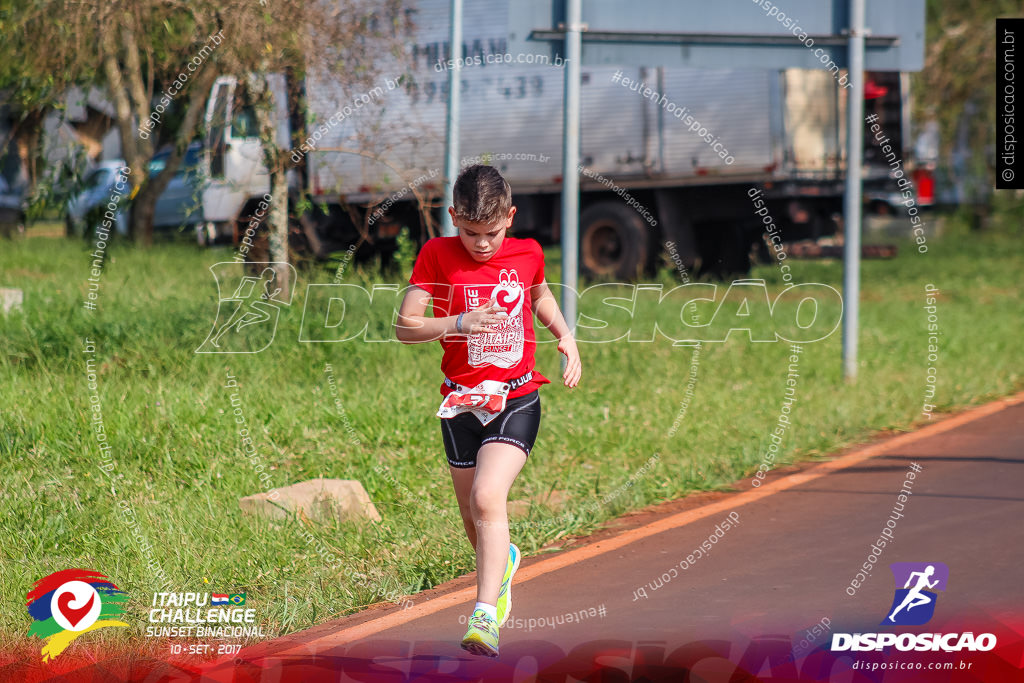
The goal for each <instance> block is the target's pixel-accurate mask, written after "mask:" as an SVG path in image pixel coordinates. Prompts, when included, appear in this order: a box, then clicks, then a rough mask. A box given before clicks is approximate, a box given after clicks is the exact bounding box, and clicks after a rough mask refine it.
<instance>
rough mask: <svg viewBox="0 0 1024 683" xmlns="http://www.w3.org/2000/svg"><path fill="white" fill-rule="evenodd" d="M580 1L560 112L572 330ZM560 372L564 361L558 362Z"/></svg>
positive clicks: (570, 27)
mask: <svg viewBox="0 0 1024 683" xmlns="http://www.w3.org/2000/svg"><path fill="white" fill-rule="evenodd" d="M581 17H582V11H581V5H580V0H568V2H566V8H565V61H566V65H565V103H564V105H563V108H562V114H563V116H562V127H563V128H562V283H563V284H564V285H565V287H564V289H563V290H562V314H563V315H564V316H565V322H566V324H568V325H569V329H570V330H575V329H576V290H577V282H578V277H577V267H578V264H577V261H578V258H579V220H580V175H579V163H580V62H581V61H582V60H581V57H582V45H581V38H580V31H581V30H582V24H581V21H580V19H581ZM562 365H563V369H564V366H565V358H564V357H563V358H562Z"/></svg>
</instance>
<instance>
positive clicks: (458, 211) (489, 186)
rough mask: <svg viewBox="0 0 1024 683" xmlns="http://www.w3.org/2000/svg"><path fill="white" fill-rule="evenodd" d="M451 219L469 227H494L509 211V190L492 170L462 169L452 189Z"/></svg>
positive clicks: (478, 168)
mask: <svg viewBox="0 0 1024 683" xmlns="http://www.w3.org/2000/svg"><path fill="white" fill-rule="evenodd" d="M452 204H454V205H455V215H456V216H458V217H459V218H461V219H462V220H465V221H469V222H470V223H482V224H485V225H488V224H491V223H496V222H498V221H500V220H501V219H503V218H505V217H506V216H508V212H509V209H511V208H512V188H511V187H509V184H508V182H507V181H506V180H505V179H504V178H502V177H501V173H498V169H496V168H494V167H493V166H485V165H483V164H474V165H473V166H468V167H466V168H465V169H463V171H462V173H460V174H459V177H458V178H456V179H455V186H454V187H453V188H452Z"/></svg>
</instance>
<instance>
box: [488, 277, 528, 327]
mask: <svg viewBox="0 0 1024 683" xmlns="http://www.w3.org/2000/svg"><path fill="white" fill-rule="evenodd" d="M491 296H492V297H493V298H494V300H495V301H497V302H498V305H499V306H501V307H502V308H504V309H505V312H506V313H508V317H510V318H514V317H516V316H517V315H519V312H520V311H522V310H523V300H524V299H525V298H526V296H525V293H524V292H523V285H522V283H520V282H519V275H518V274H517V273H516V271H515V270H514V269H513V270H502V271H501V272H500V273H499V274H498V284H497V285H496V286H495V287H494V289H493V290H491Z"/></svg>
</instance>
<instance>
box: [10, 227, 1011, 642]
mask: <svg viewBox="0 0 1024 683" xmlns="http://www.w3.org/2000/svg"><path fill="white" fill-rule="evenodd" d="M928 246H929V251H928V253H927V254H920V253H918V252H917V250H916V249H915V248H914V247H913V245H911V244H910V243H902V244H901V251H900V255H899V256H898V258H896V259H894V260H891V261H865V262H864V263H863V269H862V276H861V282H862V296H861V306H860V322H861V331H860V358H859V365H858V367H859V377H858V379H857V381H856V382H855V383H847V382H844V380H843V378H842V374H841V367H840V332H839V331H838V330H837V331H836V332H835V333H834V334H832V335H831V336H829V337H828V338H827V339H825V340H823V341H819V342H816V343H808V344H804V345H803V351H802V353H801V355H800V360H799V364H798V375H799V377H798V378H797V379H796V387H795V398H796V401H795V402H794V403H793V406H792V410H791V413H790V420H791V427H789V429H788V430H787V431H786V432H785V435H784V437H783V439H782V442H781V444H780V447H779V450H778V455H777V456H776V457H775V458H774V461H775V464H784V463H790V462H795V461H800V460H808V459H814V458H816V457H820V456H822V455H825V454H827V453H829V452H831V451H833V450H835V449H837V448H841V447H843V446H847V445H850V444H853V443H856V442H858V441H862V440H864V439H866V438H868V437H869V436H870V435H871V434H873V433H875V432H878V431H879V430H907V429H911V428H913V427H915V426H919V425H920V424H922V423H926V422H928V419H927V418H926V417H924V416H922V404H923V402H924V394H925V390H926V387H927V384H926V371H927V368H928V366H929V360H928V348H927V347H928V339H927V332H926V325H927V320H926V315H927V313H926V312H925V310H924V309H923V306H924V305H925V292H924V289H925V285H926V284H929V283H930V284H933V285H935V287H937V288H938V289H939V291H940V293H939V294H938V296H937V298H938V301H937V304H936V306H937V310H936V315H937V324H938V330H939V332H940V334H939V343H938V346H939V351H938V353H937V356H936V358H937V360H935V361H934V362H932V363H931V365H932V366H934V368H935V370H934V373H935V376H936V377H937V383H936V391H935V398H934V400H933V401H931V403H933V404H935V406H936V408H935V410H936V412H942V411H950V410H956V409H961V408H964V407H967V406H971V405H976V404H979V403H983V402H985V401H988V400H991V399H993V398H996V397H1000V396H1005V395H1007V394H1010V393H1013V392H1015V391H1018V390H1020V389H1021V388H1022V385H1024V383H1022V375H1021V369H1022V368H1024V345H1022V344H1021V343H1020V341H1019V334H1020V320H1021V313H1022V306H1021V292H1020V269H1021V265H1022V261H1021V258H1020V247H1019V239H1018V238H1017V237H1015V236H1012V235H1006V234H998V233H996V234H983V235H978V234H967V233H966V232H964V231H963V230H962V229H957V228H956V227H955V226H954V227H953V228H951V229H950V230H948V231H947V233H946V236H945V237H944V238H943V239H930V240H929V243H928ZM90 251H91V248H86V246H85V245H83V244H82V243H80V242H76V241H71V240H65V239H62V238H56V239H55V238H52V237H36V236H34V235H33V233H32V232H31V231H30V232H29V236H28V237H27V238H25V239H22V240H18V241H15V242H13V243H6V244H4V245H3V258H2V262H0V286H5V287H18V288H21V289H23V290H24V292H25V304H24V309H23V310H22V311H21V312H17V313H12V314H11V315H9V316H7V317H2V316H0V339H2V344H0V406H2V409H0V474H2V477H3V481H4V482H5V483H6V487H5V489H6V490H5V494H4V496H3V498H2V500H0V519H3V524H2V525H0V575H2V576H3V577H4V579H3V581H2V583H0V601H2V604H3V605H5V606H6V607H5V609H3V610H0V647H6V646H8V645H9V646H16V645H17V644H18V643H23V642H24V634H25V633H26V631H27V629H28V626H29V623H30V621H29V618H28V616H27V614H26V613H25V611H24V609H23V605H24V601H25V593H26V592H27V591H28V589H29V588H30V587H31V585H32V583H33V582H35V581H36V580H37V579H39V578H41V577H42V576H44V575H46V574H49V573H50V572H53V571H56V570H58V569H65V568H69V567H89V568H95V569H97V570H99V571H101V572H104V573H105V574H107V575H108V576H110V577H111V579H112V580H113V581H114V582H115V583H117V584H118V585H119V586H120V587H121V588H122V589H124V590H126V591H127V592H128V593H129V595H130V596H131V600H130V601H129V603H128V608H127V611H126V621H128V622H129V623H131V624H132V625H133V627H132V629H130V630H129V629H105V630H104V632H103V634H104V635H103V638H102V639H101V638H94V639H93V641H92V642H93V643H96V642H103V640H104V639H108V640H117V639H121V640H122V641H123V640H124V639H126V638H128V637H129V636H130V637H131V638H132V639H138V640H141V634H142V632H143V630H144V627H145V623H146V609H147V607H148V606H149V604H150V602H151V601H152V594H153V592H154V591H157V590H173V591H203V590H206V591H219V592H242V591H244V592H246V593H247V594H248V604H247V606H250V607H252V608H254V609H256V611H257V616H258V620H259V622H260V623H261V624H263V626H264V632H265V633H266V634H267V635H277V634H280V633H287V632H291V631H296V630H299V629H302V628H305V627H308V626H310V625H312V624H316V623H318V622H322V621H324V620H327V619H330V618H333V617H337V616H339V615H343V614H347V613H350V612H353V611H355V610H359V609H360V608H362V607H364V606H366V605H368V604H371V603H374V602H378V601H381V600H383V599H384V597H382V596H387V597H389V598H394V599H400V598H396V596H400V595H406V594H412V593H415V592H416V591H419V590H421V589H424V588H428V587H430V586H433V585H435V584H438V583H440V582H443V581H445V580H447V579H450V578H452V577H454V576H458V575H460V574H463V573H465V572H468V571H471V570H472V569H473V567H474V560H473V556H472V553H471V549H470V546H469V544H468V542H467V541H466V540H465V537H464V533H463V531H462V527H461V522H460V520H459V518H458V513H457V510H456V507H455V500H454V495H453V493H452V491H451V485H450V482H449V480H448V474H447V465H446V463H445V460H444V454H443V448H442V445H441V437H440V430H439V428H438V420H437V418H435V417H434V411H435V410H436V408H437V404H438V402H439V401H440V394H439V392H438V385H439V383H440V380H441V373H440V369H439V365H440V357H441V349H440V346H439V345H438V344H428V345H411V346H410V345H402V344H399V343H397V342H394V343H367V342H362V341H350V342H343V343H333V344H306V343H299V341H298V339H299V331H300V324H301V320H302V310H303V307H304V303H305V286H306V284H308V283H310V282H321V283H329V282H331V281H332V279H333V277H334V273H333V271H330V270H327V269H319V270H317V271H312V272H302V273H300V282H299V286H298V287H297V288H296V292H295V298H294V301H293V302H292V304H291V306H290V307H288V308H286V309H285V310H284V311H283V312H282V314H281V321H280V324H279V325H278V329H277V335H276V339H275V341H274V343H273V344H272V345H271V346H270V347H269V348H268V349H267V350H266V351H263V352H262V353H256V354H232V355H220V354H196V353H195V350H196V348H197V347H198V346H199V345H200V344H201V343H202V342H203V340H204V339H205V338H206V336H207V334H208V332H209V331H210V326H211V323H212V321H213V319H214V316H215V313H216V309H217V293H216V288H215V286H214V281H213V278H212V276H211V273H210V271H209V267H210V266H211V265H212V264H214V263H216V262H218V261H223V260H228V259H229V258H230V252H229V251H228V250H227V249H214V250H202V249H199V248H198V247H193V246H190V245H187V244H180V243H179V244H171V245H161V246H158V247H155V248H153V249H150V250H149V251H138V250H135V249H132V248H129V247H126V246H123V245H118V244H114V245H111V247H110V248H109V251H108V252H107V263H106V266H105V268H104V270H103V273H102V276H101V277H100V278H99V280H100V284H99V289H98V302H97V310H96V311H86V310H85V309H84V307H83V305H82V302H83V300H85V298H86V295H87V292H88V291H89V285H88V278H89V277H90V273H89V267H90V257H89V256H88V253H89V252H90ZM547 254H548V266H547V271H548V279H549V281H552V282H553V281H556V280H557V279H558V271H559V268H558V262H557V252H556V251H554V250H548V252H547ZM791 266H792V272H793V276H794V279H795V280H796V281H798V282H817V283H827V284H830V285H832V286H833V287H835V288H836V289H841V282H842V268H841V264H840V263H838V262H835V261H815V262H812V261H797V260H794V261H792V262H791ZM751 277H754V278H763V279H764V280H766V281H767V283H768V288H769V290H770V292H771V294H772V296H773V297H774V295H775V294H776V293H777V292H778V291H780V290H781V285H782V280H781V278H780V277H779V271H778V268H777V267H775V266H774V265H765V266H759V267H757V268H755V270H754V272H753V273H752V275H751ZM674 278H675V275H674V273H673V271H671V270H668V269H664V270H662V271H661V275H660V279H659V280H656V281H660V282H661V284H663V285H664V286H665V289H666V290H667V289H668V288H670V287H672V286H675V285H677V284H678V280H677V279H674ZM374 281H378V282H379V281H388V282H393V283H394V282H397V283H404V278H403V277H401V276H400V275H398V274H395V275H393V276H391V277H390V278H383V279H382V278H380V277H379V276H378V277H377V278H376V279H375V278H374V277H371V276H370V275H368V271H367V270H366V269H363V268H361V267H350V268H349V269H348V270H347V271H346V273H345V279H344V282H346V283H353V284H359V283H361V284H368V283H372V282H374ZM725 289H726V287H725V286H722V285H720V287H719V290H718V297H719V298H721V296H722V294H723V293H724V291H725ZM623 291H625V290H623ZM611 295H612V294H611V293H609V296H611ZM620 295H621V294H620ZM626 295H627V296H628V294H626ZM598 308H599V302H588V301H585V302H584V303H583V304H582V305H581V313H584V314H587V313H588V312H589V313H592V314H594V315H595V316H599V315H600V314H599V313H598V311H597V310H596V309H598ZM601 310H602V311H603V312H604V313H607V311H608V309H607V308H603V309H601ZM819 313H821V314H822V315H831V316H836V315H838V307H835V306H832V307H825V308H823V309H822V310H821V311H820V312H819ZM654 315H655V310H654V305H653V303H652V302H651V300H650V299H649V298H645V299H643V300H642V301H641V302H640V303H639V304H638V305H637V308H636V311H635V314H634V329H636V328H637V327H638V326H639V327H645V326H646V328H648V329H652V328H651V320H652V319H653V317H654ZM606 319H607V316H606ZM388 324H389V321H388V320H385V319H378V320H375V321H372V322H371V331H375V332H376V333H378V334H380V335H385V336H386V335H388V334H389V330H388ZM541 335H543V338H544V339H547V338H549V336H550V335H548V333H547V332H546V330H543V331H540V332H539V335H538V336H539V337H540V336H541ZM86 339H88V340H90V342H91V344H92V345H93V347H94V348H93V350H91V351H90V350H89V349H88V348H87V347H86V342H85V340H86ZM580 350H581V354H582V358H583V379H582V382H581V384H580V386H579V387H578V388H577V389H575V390H573V391H568V390H566V389H565V388H564V387H563V386H562V385H561V383H560V381H558V380H557V378H558V377H559V376H560V365H559V358H560V356H559V354H558V353H557V351H556V349H555V345H554V344H553V343H544V344H540V345H539V346H538V350H537V366H538V369H539V370H540V371H541V372H542V373H543V374H545V375H546V376H548V377H549V378H552V379H553V380H555V382H554V383H553V384H551V385H549V386H546V387H545V388H544V389H542V390H541V392H542V396H543V399H542V400H543V410H544V417H543V422H542V424H541V433H540V437H539V439H538V442H537V444H536V447H535V450H534V452H533V455H532V456H531V458H530V460H529V462H528V464H527V466H526V468H525V470H524V471H523V473H522V475H521V476H520V477H519V480H518V481H517V482H516V485H515V487H514V488H513V491H512V496H511V497H512V498H513V499H523V498H531V497H540V496H544V495H546V494H547V493H548V492H550V491H553V490H557V491H564V492H565V493H566V495H567V502H566V503H565V504H564V505H563V506H562V508H561V509H558V510H548V509H546V508H542V507H534V508H533V509H532V511H531V513H530V515H529V516H527V517H521V518H517V519H516V520H515V522H514V530H513V536H514V538H515V541H516V542H517V543H518V544H519V546H520V547H521V548H522V549H523V551H524V552H526V553H527V554H529V553H533V552H536V551H537V550H538V549H539V548H541V547H542V546H544V545H545V544H548V543H551V542H552V541H554V540H556V539H558V538H561V537H564V536H566V535H569V534H578V533H583V532H586V531H588V530H590V529H593V528H594V527H595V526H596V525H598V524H600V523H601V522H602V521H604V520H607V519H609V518H611V517H614V516H616V515H619V514H621V513H623V512H625V511H628V510H632V509H636V508H639V507H643V506H646V505H649V504H652V503H657V502H660V501H664V500H668V499H674V498H678V497H681V496H685V495H687V494H688V493H691V492H693V491H702V490H711V489H719V488H722V487H724V486H727V485H728V484H729V483H730V482H733V481H735V480H736V479H738V478H740V477H743V476H746V475H750V474H752V473H754V472H755V471H756V470H757V468H758V466H759V465H760V464H761V463H762V462H764V461H765V456H766V452H767V451H766V449H767V447H768V445H769V444H770V443H771V441H770V438H769V437H770V435H771V433H772V431H773V429H775V426H776V423H777V421H778V419H779V414H780V411H781V407H782V405H783V401H784V398H785V395H786V394H785V390H786V388H787V383H786V380H787V377H788V375H789V374H790V372H789V363H790V361H789V355H790V347H789V345H788V344H785V343H751V342H750V341H749V340H747V339H745V338H743V337H742V336H740V335H737V334H735V333H734V334H733V335H732V336H731V337H730V338H729V340H728V341H726V342H724V343H706V344H704V345H703V347H702V348H701V349H700V350H699V352H696V353H695V351H694V349H693V348H692V347H689V346H673V345H672V344H671V342H669V341H667V340H666V339H664V338H662V337H658V338H657V339H656V340H655V341H653V342H647V343H627V342H626V341H618V342H613V343H581V345H580ZM90 359H91V361H90V364H89V365H88V366H87V360H90ZM90 369H91V371H92V372H93V373H94V374H95V377H94V378H90V377H89V370H90ZM228 373H231V375H232V376H233V377H234V378H235V380H236V381H237V385H238V386H237V389H230V390H229V389H226V388H224V385H225V384H226V382H227V377H228ZM90 383H92V386H90ZM688 386H690V393H689V395H688V394H687V387H688ZM235 391H237V397H236V405H235V406H233V405H232V403H231V395H232V393H233V392H235ZM335 392H336V396H337V400H335ZM96 405H99V406H100V410H101V413H99V414H100V415H101V416H102V422H101V424H102V428H103V433H104V434H105V437H106V440H107V443H108V444H109V450H101V449H100V448H99V441H98V439H97V435H98V432H97V428H96V424H97V422H96V420H95V419H94V415H96V414H97V412H96V409H95V408H94V406H96ZM684 406H685V414H681V413H682V412H683V411H682V408H683V407H684ZM236 408H240V410H241V414H242V417H243V419H244V421H245V425H246V426H247V428H248V430H249V433H250V434H251V437H252V439H253V441H252V447H253V448H255V450H256V452H257V453H258V455H259V459H260V460H259V461H260V462H261V463H263V464H264V465H265V467H264V469H263V472H264V473H265V474H266V475H267V476H269V481H270V483H271V484H272V485H274V486H284V485H287V484H291V483H295V482H298V481H302V480H305V479H310V478H313V477H317V476H324V477H336V478H343V479H357V480H359V481H361V482H362V483H363V484H364V486H365V487H366V489H367V491H368V492H369V494H370V497H371V499H372V500H373V501H374V503H375V504H376V506H377V509H378V510H379V511H380V513H381V515H382V516H383V522H381V523H335V524H328V525H321V524H316V523H310V522H308V521H307V520H303V519H289V520H281V521H278V522H274V523H268V522H265V521H259V520H256V519H253V518H250V517H247V516H243V515H242V513H241V512H240V510H239V505H238V499H239V497H241V496H244V495H248V494H251V493H255V492H258V491H260V490H262V487H261V482H260V479H259V478H258V476H259V475H258V474H257V472H256V470H255V469H254V467H253V465H252V462H251V461H250V460H249V458H247V457H245V456H244V455H243V452H242V443H241V440H240V438H239V434H238V430H239V426H238V423H237V419H236V416H237V415H238V412H236ZM655 455H656V456H657V458H653V456H655ZM652 458H653V459H652ZM645 464H646V468H645V470H644V472H643V473H642V474H639V475H637V476H634V474H635V473H637V472H638V471H639V470H640V469H641V468H642V467H645ZM101 465H102V466H104V467H106V468H107V471H105V470H103V469H101ZM631 477H632V483H630V482H631ZM125 509H131V510H132V515H131V516H129V515H128V514H126V513H125V512H124V510H125ZM132 519H137V520H138V522H137V525H136V526H134V527H133V528H129V526H128V525H127V524H126V521H131V520H132ZM133 534H134V535H135V536H137V537H139V538H142V539H144V543H143V544H141V545H140V543H139V542H137V541H136V540H135V538H134V537H133ZM310 534H312V537H314V538H316V539H318V541H319V542H322V544H323V546H321V549H320V551H318V550H317V544H316V543H313V544H310V543H309V542H308V539H309V538H310ZM328 553H331V554H333V556H334V557H333V558H331V557H329V556H328V555H327V554H328ZM160 577H163V579H161V578H160ZM161 586H166V587H163V588H162V587H161ZM412 599H413V600H415V597H413V598H412ZM109 632H113V633H109Z"/></svg>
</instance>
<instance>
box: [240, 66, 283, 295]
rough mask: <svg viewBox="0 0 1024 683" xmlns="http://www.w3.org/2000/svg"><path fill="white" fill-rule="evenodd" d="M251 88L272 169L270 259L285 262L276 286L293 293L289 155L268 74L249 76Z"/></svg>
mask: <svg viewBox="0 0 1024 683" xmlns="http://www.w3.org/2000/svg"><path fill="white" fill-rule="evenodd" d="M249 89H250V93H251V95H252V99H253V103H254V105H255V106H254V107H253V109H254V110H255V114H256V123H257V126H258V128H259V135H260V144H261V146H262V147H263V163H264V164H265V165H266V167H267V169H269V171H270V196H271V197H272V199H271V204H270V212H269V215H268V216H267V230H268V234H267V238H268V240H267V241H268V248H269V251H270V257H269V258H270V260H271V261H272V262H273V263H281V264H286V265H284V266H275V267H274V271H275V272H276V273H277V285H276V286H277V287H280V288H281V295H282V296H283V297H288V296H290V292H291V285H292V283H291V282H290V280H291V269H290V268H288V267H287V264H288V263H289V254H288V232H289V230H288V178H287V156H286V153H285V151H283V150H282V149H281V148H280V146H279V145H278V144H277V122H276V121H275V111H276V108H275V107H274V95H273V92H272V91H271V89H270V84H269V83H268V82H267V78H266V75H265V74H263V73H261V74H253V75H251V76H250V78H249Z"/></svg>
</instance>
